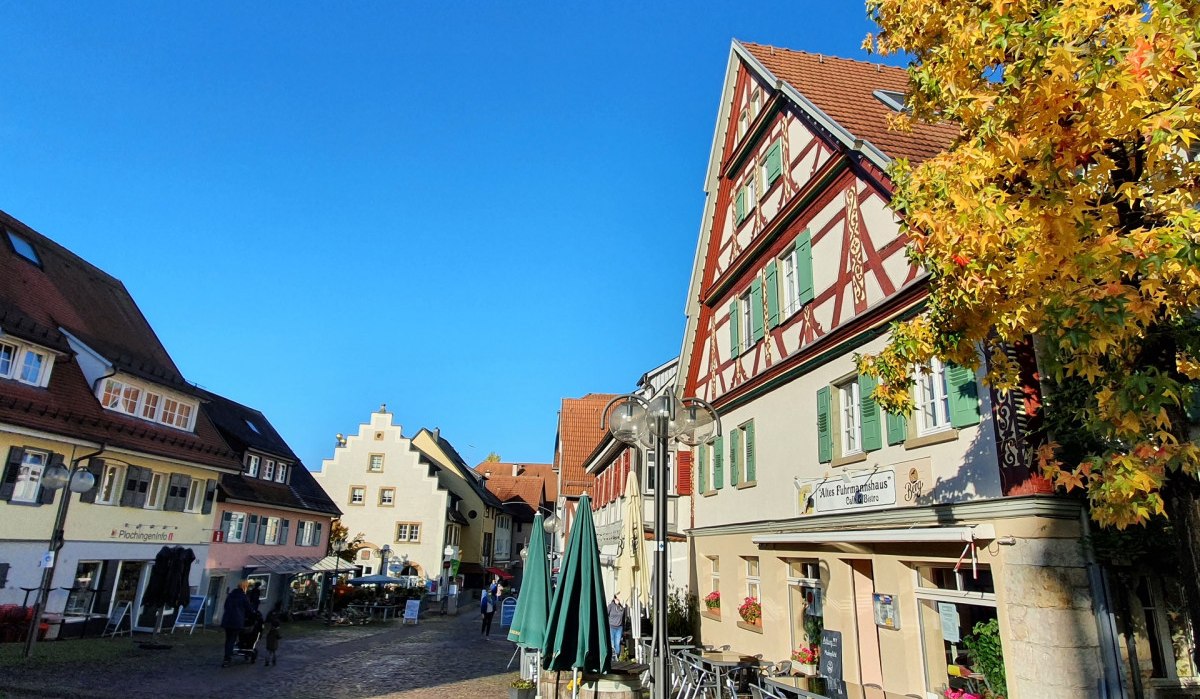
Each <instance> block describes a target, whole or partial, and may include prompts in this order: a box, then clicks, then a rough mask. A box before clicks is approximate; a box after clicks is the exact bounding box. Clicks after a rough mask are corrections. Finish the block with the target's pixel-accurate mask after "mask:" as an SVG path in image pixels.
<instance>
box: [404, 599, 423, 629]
mask: <svg viewBox="0 0 1200 699" xmlns="http://www.w3.org/2000/svg"><path fill="white" fill-rule="evenodd" d="M420 614H421V600H419V599H410V600H408V601H407V602H405V603H404V618H402V619H401V620H400V623H402V624H419V623H421V621H420V619H418V618H417V617H418V616H419V615H420Z"/></svg>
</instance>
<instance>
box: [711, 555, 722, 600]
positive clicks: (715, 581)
mask: <svg viewBox="0 0 1200 699" xmlns="http://www.w3.org/2000/svg"><path fill="white" fill-rule="evenodd" d="M708 561H709V573H708V578H709V581H710V583H711V587H710V588H709V590H708V591H709V592H720V591H721V558H720V556H709V557H708Z"/></svg>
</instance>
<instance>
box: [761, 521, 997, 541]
mask: <svg viewBox="0 0 1200 699" xmlns="http://www.w3.org/2000/svg"><path fill="white" fill-rule="evenodd" d="M995 538H996V530H995V528H994V527H993V526H992V525H990V524H979V525H976V526H974V527H912V528H909V529H841V530H834V531H823V532H795V533H791V534H763V535H761V536H756V537H754V538H753V539H751V541H753V542H754V543H756V544H760V545H761V544H897V543H911V544H915V543H936V542H942V543H947V542H956V543H964V542H965V543H970V542H973V541H991V540H992V539H995Z"/></svg>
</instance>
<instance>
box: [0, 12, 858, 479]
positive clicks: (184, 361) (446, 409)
mask: <svg viewBox="0 0 1200 699" xmlns="http://www.w3.org/2000/svg"><path fill="white" fill-rule="evenodd" d="M869 31H871V25H870V23H869V22H868V21H867V20H866V17H865V11H864V9H863V7H862V5H861V4H858V3H853V2H846V3H841V2H838V3H813V2H797V1H796V0H791V1H788V2H775V1H771V0H767V1H760V2H755V3H733V2H729V3H706V2H691V3H682V2H658V3H640V2H639V3H633V2H621V3H586V4H585V3H575V2H562V3H551V2H524V3H503V4H501V3H467V2H430V3H426V2H392V3H371V2H301V3H291V2H289V3H282V2H279V3H236V4H235V3H231V2H218V3H190V4H184V3H152V2H140V3H133V2H115V3H74V4H67V3H13V2H7V3H5V2H0V95H3V98H2V99H0V208H2V209H4V210H6V211H8V212H9V213H10V214H12V215H14V216H16V217H17V218H19V219H21V220H22V221H24V222H25V223H26V224H28V225H30V226H32V227H33V228H34V229H36V230H38V231H40V232H42V233H43V234H45V235H48V236H49V237H51V238H53V239H55V240H57V241H58V242H60V243H62V244H63V245H65V246H66V247H68V248H70V249H71V250H73V251H74V252H76V253H77V254H79V255H81V256H82V257H84V258H85V259H87V260H89V261H90V262H92V263H94V264H96V265H97V266H99V267H101V268H102V269H104V270H105V271H107V272H109V273H111V274H113V275H115V276H117V277H118V278H120V279H121V280H122V281H123V282H124V283H125V285H126V286H127V287H128V288H129V290H130V292H131V293H132V294H133V296H134V298H135V299H136V300H137V301H138V303H139V305H140V306H141V308H142V311H143V312H144V313H145V314H146V316H147V318H148V319H149V320H150V323H151V325H152V326H153V327H154V329H155V330H156V331H157V332H158V334H159V337H160V338H161V339H162V341H163V343H164V344H165V345H166V347H167V350H168V351H169V352H170V353H171V355H172V356H173V357H174V358H175V361H176V363H177V364H178V365H179V367H180V369H181V370H182V371H183V373H184V375H185V376H186V377H188V379H189V380H191V381H193V382H195V383H198V384H200V385H202V386H204V387H206V388H208V389H210V390H212V391H215V392H217V393H221V394H223V395H226V396H228V397H230V398H232V399H234V400H237V401H240V402H243V403H245V404H247V405H251V406H253V407H256V408H258V409H260V410H262V411H263V412H264V413H265V414H266V415H267V417H268V418H269V419H270V420H271V421H272V422H273V423H274V425H275V426H276V428H277V429H278V430H279V431H280V432H281V433H282V435H283V436H284V438H285V439H287V440H288V442H289V443H290V444H291V445H292V448H293V449H294V450H295V451H296V452H297V454H298V455H299V456H300V457H301V458H302V459H303V460H304V462H305V463H306V464H307V465H308V466H309V467H310V468H319V467H320V463H321V460H322V459H324V458H329V457H330V456H332V451H333V445H334V434H335V433H337V432H343V433H352V432H356V431H357V426H358V425H359V424H360V423H362V422H365V421H366V420H367V418H368V415H369V413H370V412H371V411H373V410H375V409H377V408H378V407H379V404H380V403H387V405H388V408H389V409H390V410H391V411H392V412H393V413H395V420H396V422H398V423H399V424H401V425H403V426H404V428H405V433H406V434H413V433H415V431H416V430H417V429H418V428H420V427H429V428H434V427H440V428H441V430H442V434H443V435H444V436H445V437H447V438H448V439H450V441H451V442H452V443H454V444H455V446H456V447H458V449H459V451H460V452H461V453H462V454H463V456H464V457H465V458H466V459H467V461H469V462H470V463H472V464H474V463H477V462H478V461H481V460H483V458H484V457H485V456H486V455H487V454H488V452H491V451H495V452H497V453H499V454H500V455H501V456H502V457H503V458H504V459H505V460H508V461H524V462H531V463H535V462H549V461H550V460H551V458H552V454H553V447H554V436H555V428H556V424H557V411H558V409H559V406H560V403H561V399H562V398H563V397H572V396H582V395H585V394H587V393H591V392H613V393H620V392H625V391H629V390H632V389H633V388H634V385H635V382H636V380H637V378H638V377H639V376H640V375H641V374H642V373H644V372H645V371H647V370H649V369H651V368H653V367H655V366H657V365H659V364H661V363H662V362H664V361H666V360H668V359H670V358H672V357H674V356H675V355H677V354H678V352H679V350H680V346H681V343H682V333H683V323H684V316H683V308H684V302H685V294H686V287H687V282H688V277H689V275H690V272H691V264H692V258H693V254H694V252H695V247H696V239H697V233H698V230H699V225H700V215H701V207H702V205H703V191H702V185H703V177H704V170H705V167H706V164H707V159H708V156H709V148H710V146H711V143H712V135H713V127H714V122H715V118H716V114H717V106H718V104H717V103H718V99H719V97H720V90H721V84H722V79H723V75H724V69H725V65H726V62H727V60H728V57H729V46H730V40H731V39H733V38H738V39H741V40H745V41H754V42H758V43H767V44H774V45H776V46H785V47H788V48H795V49H804V50H808V51H814V52H821V53H827V54H832V55H838V56H845V57H851V58H864V57H865V56H864V54H863V52H862V50H861V48H860V44H861V42H862V39H863V37H864V35H865V34H866V33H867V32H869Z"/></svg>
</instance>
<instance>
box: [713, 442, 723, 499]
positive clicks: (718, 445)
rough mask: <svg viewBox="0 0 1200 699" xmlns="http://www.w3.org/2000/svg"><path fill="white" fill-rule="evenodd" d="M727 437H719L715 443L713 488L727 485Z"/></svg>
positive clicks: (717, 488) (718, 488)
mask: <svg viewBox="0 0 1200 699" xmlns="http://www.w3.org/2000/svg"><path fill="white" fill-rule="evenodd" d="M724 452H725V438H724V437H717V441H716V442H715V443H714V444H713V490H720V489H721V488H724V487H725V453H724Z"/></svg>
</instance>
